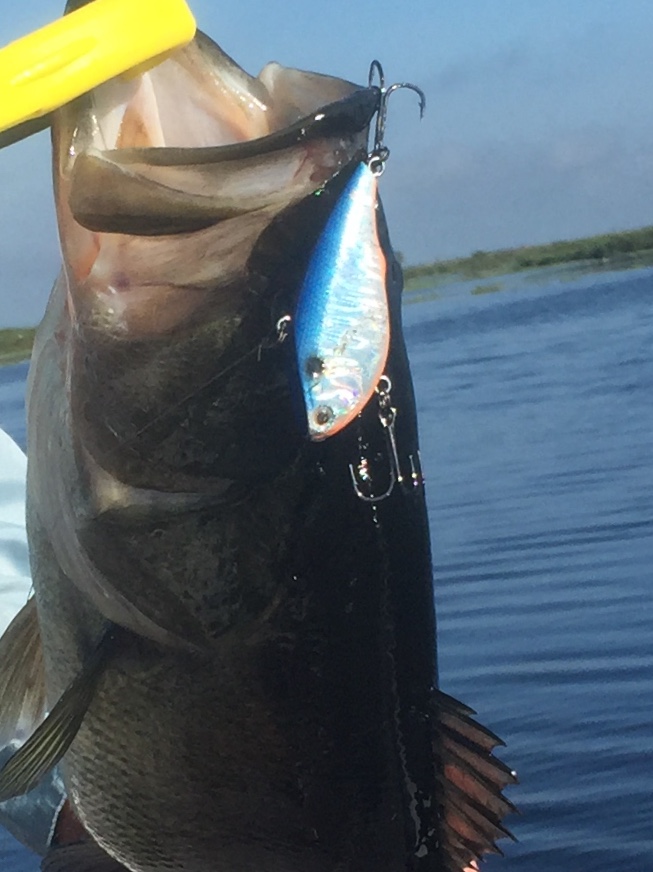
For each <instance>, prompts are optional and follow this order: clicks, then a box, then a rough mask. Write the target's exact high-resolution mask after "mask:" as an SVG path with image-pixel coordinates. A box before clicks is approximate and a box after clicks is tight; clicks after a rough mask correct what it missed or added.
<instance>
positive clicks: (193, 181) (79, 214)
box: [52, 32, 380, 338]
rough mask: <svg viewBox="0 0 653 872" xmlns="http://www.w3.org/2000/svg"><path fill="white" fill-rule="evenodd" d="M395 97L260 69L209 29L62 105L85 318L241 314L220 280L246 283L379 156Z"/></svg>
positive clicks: (113, 320) (64, 163) (58, 161)
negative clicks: (272, 233)
mask: <svg viewBox="0 0 653 872" xmlns="http://www.w3.org/2000/svg"><path fill="white" fill-rule="evenodd" d="M379 97H380V92H379V90H378V89H377V88H369V87H360V86H358V85H355V84H353V83H351V82H347V81H344V80H342V79H337V78H333V77H330V76H323V75H319V74H316V73H309V72H303V71H300V70H295V69H289V68H285V67H282V66H280V65H279V64H276V63H272V64H268V65H267V66H265V67H264V68H263V70H262V71H261V73H260V74H259V75H258V76H257V77H252V76H250V75H248V74H247V73H246V72H245V71H244V70H242V69H241V68H240V67H239V66H238V65H237V64H236V63H235V62H234V61H233V60H232V59H231V58H230V57H229V56H228V55H226V54H225V53H224V52H223V51H222V50H221V49H220V48H219V47H218V46H217V45H216V44H215V43H214V42H213V41H212V40H211V39H209V37H207V36H205V35H204V34H202V33H200V32H198V33H197V35H196V37H195V39H194V40H193V42H191V43H190V44H189V45H188V46H186V47H185V48H182V49H179V50H177V51H176V52H175V53H174V54H172V55H171V56H170V57H169V58H168V59H166V60H165V61H164V62H163V63H161V64H159V65H158V66H156V67H154V68H152V69H149V70H146V71H145V72H140V73H137V74H134V73H131V74H126V75H124V76H121V77H118V78H116V79H113V80H111V81H109V82H106V83H105V84H103V85H101V86H99V87H98V88H95V89H94V90H93V91H91V92H89V93H88V94H86V95H84V96H83V97H80V98H79V99H78V100H76V101H75V102H74V103H70V104H68V105H67V106H65V107H64V108H63V109H60V110H58V111H57V112H55V113H54V117H53V121H52V138H53V167H54V189H55V205H56V211H57V221H58V225H59V237H60V241H61V249H62V254H63V262H64V272H65V275H66V279H67V291H68V304H67V307H68V312H69V314H70V316H71V317H72V319H73V320H74V321H75V322H76V323H77V324H78V325H80V324H85V325H86V326H88V327H90V328H97V329H99V330H101V331H102V332H103V333H105V334H112V335H113V336H115V337H127V336H129V337H132V338H135V337H141V338H145V337H147V336H154V335H156V334H159V335H160V334H162V333H167V332H169V331H170V330H171V329H173V328H175V327H177V326H183V325H184V324H187V323H188V322H189V319H193V318H194V319H195V320H198V319H199V320H202V319H205V318H207V317H211V318H212V319H213V318H214V317H218V316H220V317H222V318H223V320H224V318H225V317H230V318H232V320H233V317H235V316H233V311H234V307H236V306H237V304H238V300H237V299H236V298H234V297H233V295H231V302H230V303H229V306H230V307H231V309H230V312H231V314H229V313H228V312H227V309H226V308H225V307H226V305H227V304H226V303H225V295H224V294H220V293H219V292H220V289H221V288H227V287H234V286H235V285H239V286H240V287H242V288H245V289H246V287H247V282H246V277H247V275H248V264H249V260H250V257H251V255H252V252H253V251H254V248H255V246H256V244H257V241H258V239H259V238H260V237H261V234H262V233H263V231H265V230H266V228H267V227H268V226H269V225H270V224H271V222H272V221H273V220H275V219H276V217H277V216H279V215H280V214H281V213H282V212H284V210H287V209H288V208H289V207H292V206H294V205H296V204H298V203H299V202H300V201H303V200H305V199H306V198H308V197H309V196H310V195H311V194H314V193H315V192H316V191H319V190H321V189H322V188H324V187H325V185H327V183H329V182H330V181H331V180H332V179H334V177H335V176H337V175H338V174H339V173H341V171H342V170H343V169H345V168H346V167H348V166H350V165H352V162H353V161H354V160H356V159H358V160H360V159H361V158H363V157H364V156H365V154H366V152H367V138H368V126H369V123H370V120H371V119H372V117H373V115H374V113H375V112H376V111H377V108H378V104H379ZM243 278H245V281H244V282H243ZM220 306H222V309H220ZM232 316H233V317H232Z"/></svg>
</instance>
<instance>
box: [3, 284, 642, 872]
mask: <svg viewBox="0 0 653 872" xmlns="http://www.w3.org/2000/svg"><path fill="white" fill-rule="evenodd" d="M509 287H510V288H512V290H507V291H505V292H504V293H500V294H486V295H483V296H474V295H470V294H468V293H467V294H457V295H448V296H445V297H444V298H443V299H439V300H434V301H433V302H430V303H428V302H427V303H420V304H417V305H413V306H407V307H406V309H405V321H406V336H407V339H408V342H409V346H410V349H411V353H412V360H413V367H414V376H415V383H416V389H417V396H418V410H419V415H420V420H421V432H422V457H423V462H424V466H425V470H426V473H427V477H428V499H429V508H430V512H431V526H432V534H433V540H434V560H435V565H436V584H437V603H438V617H439V634H438V636H439V647H440V670H441V677H442V684H443V687H444V689H445V690H447V691H448V692H450V693H453V694H454V695H456V696H458V697H460V698H461V699H464V700H465V701H466V702H468V703H470V704H471V705H473V706H474V707H475V708H476V709H477V710H478V711H479V713H480V716H481V719H482V720H483V722H484V723H486V724H487V725H488V726H490V727H491V728H492V729H493V730H495V731H496V732H498V733H499V734H500V735H501V736H503V737H504V738H505V740H506V742H507V743H508V748H507V749H506V750H505V752H504V754H503V756H504V759H506V760H507V761H509V762H510V763H511V765H513V766H515V768H517V770H518V771H519V775H520V779H521V786H520V787H518V788H516V789H514V790H513V791H512V793H511V798H512V799H513V800H514V801H515V802H517V803H518V804H519V806H520V807H521V810H522V815H521V817H519V818H514V819H513V820H512V821H511V822H510V825H511V827H512V829H513V830H514V832H515V833H516V835H517V836H518V837H519V840H520V841H519V844H517V845H511V844H510V843H502V844H504V847H505V851H506V854H507V857H506V859H505V860H499V859H497V860H496V861H495V860H494V859H491V860H490V861H488V863H487V865H486V867H485V868H487V869H491V870H495V872H502V870H503V872H511V870H513V872H517V870H519V872H554V870H555V872H608V870H609V872H647V870H649V869H650V868H651V867H652V865H653V860H652V859H651V855H652V854H653V833H652V831H651V825H652V823H653V790H652V788H651V781H652V780H653V727H652V722H653V646H652V645H651V637H652V634H653V584H652V583H651V579H650V566H651V558H652V557H653V451H652V449H651V442H652V437H651V433H652V431H653V409H652V405H651V390H652V388H653V270H639V271H637V272H634V271H633V272H628V273H621V274H612V275H603V276H600V277H596V276H594V277H587V276H585V277H581V278H579V279H578V280H577V281H575V282H572V283H571V284H566V285H561V284H559V283H557V282H556V281H555V279H554V278H553V277H551V278H550V280H549V284H547V285H545V286H539V287H538V286H537V285H534V284H525V285H523V286H522V285H521V284H520V282H519V280H518V279H515V280H513V281H512V282H511V283H510V284H509ZM24 377H25V368H24V367H13V368H10V369H6V370H1V369H0V425H1V426H4V427H6V428H7V429H9V430H10V431H11V432H12V433H14V434H16V435H17V437H18V438H19V439H20V440H22V439H24V428H23V421H22V405H21V403H22V400H21V391H22V386H23V381H24ZM3 850H4V852H5V853H4V854H3V853H2V852H3ZM0 859H2V860H3V863H2V868H3V869H5V868H7V869H10V870H12V872H33V870H35V869H36V868H37V863H36V862H35V860H34V859H33V858H31V857H28V856H27V855H25V854H23V853H18V852H13V849H10V848H9V847H5V846H4V844H3V843H0Z"/></svg>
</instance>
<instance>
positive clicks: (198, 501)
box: [0, 34, 514, 872]
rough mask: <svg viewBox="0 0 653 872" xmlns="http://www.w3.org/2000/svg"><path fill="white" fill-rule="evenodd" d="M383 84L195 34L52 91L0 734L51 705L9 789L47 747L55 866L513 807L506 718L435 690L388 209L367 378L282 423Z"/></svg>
mask: <svg viewBox="0 0 653 872" xmlns="http://www.w3.org/2000/svg"><path fill="white" fill-rule="evenodd" d="M378 99H379V94H378V89H375V88H360V87H358V86H356V85H353V84H351V83H348V82H344V81H341V80H337V79H332V78H329V77H325V76H319V75H316V74H311V73H303V72H299V71H295V70H288V69H284V68H282V67H279V66H278V65H275V64H272V65H268V66H267V67H265V68H264V70H263V71H262V73H261V74H260V75H259V77H258V78H256V79H254V78H251V77H250V76H248V75H247V74H245V73H244V72H243V71H242V70H241V69H240V68H239V67H237V66H236V65H235V63H234V62H233V61H232V60H231V59H230V58H228V57H227V56H226V55H225V54H224V53H223V52H222V51H221V50H220V49H219V48H218V47H217V46H216V45H215V44H214V43H212V42H211V41H210V40H209V39H208V38H207V37H205V36H203V35H201V34H198V36H197V38H196V40H195V42H194V43H192V44H191V45H190V46H189V47H187V48H186V49H184V50H182V51H179V52H177V53H176V54H175V55H174V56H173V57H172V58H170V59H169V60H167V61H165V62H164V63H163V64H161V65H160V66H159V67H157V68H155V69H154V70H151V71H149V72H147V73H143V74H142V75H140V76H137V77H132V78H128V79H121V80H115V81H112V82H110V83H107V84H106V85H103V86H101V87H100V88H97V89H96V90H95V91H94V92H92V93H90V94H89V95H86V96H85V97H83V98H80V100H78V101H76V102H75V103H74V104H71V105H70V106H68V107H66V108H65V109H62V110H60V111H58V112H57V113H56V114H55V117H54V119H53V150H54V177H55V197H56V206H57V215H58V223H59V231H60V238H61V246H62V252H63V261H64V266H63V271H62V274H61V276H60V278H59V280H58V281H57V284H56V286H55V288H54V290H53V293H52V296H51V299H50V302H49V305H48V309H47V313H46V316H45V319H44V321H43V323H42V325H41V327H40V329H39V332H38V336H37V340H36V345H35V349H34V355H33V359H32V366H31V371H30V378H29V400H28V457H29V462H28V508H27V517H28V532H29V543H30V552H31V564H32V572H33V578H34V588H35V597H34V598H33V599H32V600H30V601H29V602H28V604H27V605H26V607H25V608H24V609H23V611H22V612H21V613H20V615H19V616H18V617H17V618H16V620H15V621H14V623H13V624H12V626H11V627H10V628H9V630H8V631H7V634H6V635H5V637H3V640H2V642H1V643H0V647H1V650H0V691H1V692H2V696H1V697H0V698H1V699H2V710H1V711H0V719H1V722H2V726H3V729H4V733H5V735H6V737H11V735H12V733H13V731H14V730H15V729H16V728H17V726H18V725H21V726H22V727H23V728H24V729H28V730H29V729H34V728H36V727H37V725H38V724H39V723H40V722H41V720H42V718H43V713H44V711H45V710H49V712H50V713H49V715H48V716H47V718H45V720H43V722H42V723H41V724H40V726H38V728H37V729H36V732H35V733H34V735H33V736H32V738H31V739H29V740H28V742H27V743H26V744H25V745H24V746H23V747H22V749H21V750H20V751H18V752H17V754H16V755H15V756H14V757H13V758H12V760H11V761H10V762H9V763H8V764H7V766H5V768H4V769H3V770H2V772H1V773H0V796H1V797H3V798H6V797H8V796H12V795H17V794H19V793H21V792H23V791H25V790H29V789H30V788H32V787H33V786H34V785H35V784H37V783H38V782H39V781H40V780H41V779H42V778H43V777H44V776H45V775H46V773H47V772H48V771H50V770H51V769H52V767H53V766H55V765H56V764H57V763H59V761H61V763H60V765H61V771H62V774H63V778H64V783H65V787H66V791H67V796H68V800H67V802H66V804H65V805H64V807H63V809H62V811H61V812H60V815H59V820H58V821H57V828H56V830H55V832H54V837H53V843H52V847H51V849H50V851H49V853H48V854H47V856H46V857H45V859H44V865H43V868H44V869H45V870H48V872H97V870H106V872H109V870H111V872H118V870H123V869H128V870H132V872H163V870H175V872H177V870H178V872H223V870H224V872H246V870H252V872H253V870H256V872H336V870H338V872H397V870H417V872H437V870H451V872H461V870H463V869H466V868H468V867H469V866H470V864H471V863H473V862H474V861H475V858H478V857H480V856H482V855H483V854H484V853H486V852H488V851H491V850H496V849H495V847H494V841H495V839H497V838H499V837H501V836H503V835H505V834H506V831H505V830H504V828H503V826H502V824H501V819H502V817H503V816H504V814H505V813H507V812H508V811H510V810H511V808H512V806H511V804H510V803H509V801H508V800H506V799H505V798H504V797H503V796H502V794H501V790H502V788H503V787H504V786H505V785H506V784H508V783H510V782H512V781H513V780H514V776H513V774H512V773H511V772H510V770H509V769H508V768H507V767H506V766H505V765H504V764H502V763H501V762H500V761H499V760H497V759H496V758H495V757H494V756H493V755H492V749H493V748H494V747H495V745H496V744H498V742H499V740H498V739H497V738H496V737H495V736H494V735H493V734H492V733H490V732H489V731H488V730H485V729H484V728H483V727H481V726H480V725H478V724H477V723H476V722H475V721H474V720H473V719H472V717H471V715H472V714H473V712H472V711H471V710H470V709H468V708H467V707H465V706H463V705H462V704H461V703H458V702H457V701H455V700H453V699H451V698H450V697H448V696H446V695H445V694H443V693H442V692H440V691H438V690H437V689H436V678H437V674H436V672H437V671H436V655H435V616H434V607H433V590H432V571H431V552H430V544H429V532H428V519H427V514H426V508H425V500H424V488H423V481H422V477H421V471H420V466H419V451H418V435H417V424H416V415H415V403H414V398H413V392H412V385H411V380H410V373H409V368H408V361H407V357H406V350H405V347H404V342H403V338H402V332H401V312H400V295H401V289H402V277H401V270H400V267H399V265H398V263H397V261H396V259H395V258H394V256H393V254H392V248H391V245H390V241H389V238H388V232H387V227H386V224H385V220H384V217H383V213H382V211H381V209H380V208H379V210H378V215H377V230H378V240H379V245H380V246H381V247H382V249H383V253H384V257H385V261H386V262H387V277H386V285H387V292H388V299H389V305H390V314H391V325H390V348H389V355H388V362H387V367H386V370H385V375H384V382H383V386H382V389H380V390H379V391H378V392H377V394H376V395H375V396H374V397H373V398H372V400H371V401H370V402H369V403H368V404H367V406H366V407H365V408H364V410H363V411H362V413H361V414H360V415H359V416H358V417H357V418H356V419H355V420H354V421H352V422H351V423H350V424H349V425H348V426H347V427H346V428H344V429H343V430H341V431H340V432H339V433H337V434H336V435H334V436H332V437H331V438H329V439H328V440H325V441H317V442H316V441H310V440H308V439H306V438H305V436H304V432H303V429H302V427H301V426H300V425H298V415H297V409H296V394H297V385H296V384H295V378H294V375H293V350H292V347H291V346H292V343H290V342H284V341H283V340H284V338H285V329H286V327H284V329H281V328H280V327H279V325H280V324H284V325H286V326H287V324H288V319H287V317H286V316H287V315H288V313H292V312H293V311H294V308H295V306H296V302H297V297H298V294H299V290H300V287H301V285H302V280H303V276H304V274H305V272H306V268H307V263H308V261H309V257H310V253H311V250H312V247H313V246H314V245H315V241H316V239H317V238H318V236H319V234H320V231H321V230H322V228H323V227H324V226H325V223H326V221H327V220H328V217H329V215H330V214H331V212H332V210H333V208H334V204H335V203H336V202H337V200H338V196H339V194H340V192H341V191H342V190H343V188H344V186H345V185H346V184H347V181H348V179H349V178H351V176H352V173H353V172H354V171H355V168H356V166H358V165H359V163H360V160H361V158H362V157H363V156H364V155H365V154H366V149H367V145H366V143H367V135H368V125H369V123H370V120H371V119H372V118H373V116H374V113H375V112H376V111H377V109H378ZM291 329H292V322H291ZM389 409H391V410H392V413H393V414H392V421H391V427H392V433H391V435H392V445H390V444H389V440H388V421H389V419H388V418H387V416H386V415H387V412H388V410H389ZM391 449H392V450H391ZM17 664H20V665H17Z"/></svg>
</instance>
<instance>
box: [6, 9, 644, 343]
mask: <svg viewBox="0 0 653 872" xmlns="http://www.w3.org/2000/svg"><path fill="white" fill-rule="evenodd" d="M134 2H137V0H134ZM189 5H190V6H191V8H192V10H193V12H194V14H195V17H196V19H197V21H198V24H199V26H200V27H201V28H202V29H203V30H204V31H206V32H207V33H208V34H209V35H210V36H211V37H213V39H215V40H216V41H217V42H218V43H219V44H220V45H221V46H222V47H223V48H224V49H225V50H226V51H227V52H228V53H229V54H230V55H231V56H232V57H234V58H235V59H236V60H237V61H238V62H239V63H240V64H241V65H242V66H243V67H244V68H245V69H247V70H248V71H249V72H251V73H257V72H258V70H259V69H260V68H261V67H262V66H263V65H264V64H265V63H266V62H267V61H270V60H277V61H279V62H280V63H282V64H284V65H286V66H296V67H300V68H304V69H312V70H316V71H318V72H323V73H329V74H332V75H336V76H341V77H343V78H347V79H351V80H353V81H359V82H364V81H365V80H366V77H367V70H368V67H369V63H370V61H371V60H372V59H373V58H378V59H379V60H380V61H381V62H382V63H383V66H384V68H385V71H386V77H387V79H388V80H389V81H411V82H415V83H416V84H418V85H420V86H421V87H422V88H423V89H424V91H425V92H426V96H427V111H426V114H425V116H424V119H423V120H422V121H421V122H420V121H419V113H418V111H417V106H416V101H415V98H414V95H412V94H410V93H409V92H405V93H403V94H402V93H398V94H395V95H394V96H393V98H392V100H391V102H390V110H389V118H388V126H387V136H386V139H387V144H388V145H389V146H390V149H391V152H392V154H391V157H390V160H389V162H388V165H387V169H386V172H385V174H384V176H383V179H382V180H381V193H382V196H383V199H384V202H385V206H386V211H387V213H388V218H389V223H390V229H391V236H392V239H393V242H394V246H395V248H396V249H397V250H400V251H401V252H402V254H403V255H404V258H405V261H406V262H408V263H420V262H426V261H431V260H434V259H440V258H447V257H453V256H458V255H465V254H469V253H471V252H473V251H476V250H479V249H485V250H488V249H495V248H501V247H512V246H518V245H524V244H529V243H537V242H547V241H551V240H554V239H563V238H570V237H577V236H583V235H589V234H592V233H598V232H605V231H612V230H621V229H627V228H632V227H639V226H642V225H645V224H653V112H652V111H651V104H652V99H653V98H652V96H651V95H653V63H651V34H653V3H651V0H405V2H403V3H401V4H399V3H396V2H387V0H377V2H372V0H330V2H329V3H320V4H317V3H309V2H305V0H304V2H301V0H221V2H218V0H189ZM6 8H11V13H10V14H7V12H6V11H5V12H3V15H2V17H1V18H0V45H4V44H6V43H8V42H10V41H11V40H13V39H16V38H18V37H19V36H21V35H23V34H25V33H27V32H28V31H30V30H33V29H35V28H36V27H38V26H41V25H43V24H46V23H48V22H49V21H51V20H53V19H54V18H55V17H56V16H57V15H59V14H60V12H61V6H60V4H59V3H56V2H54V0H23V2H22V3H21V4H11V6H10V7H9V6H7V7H6ZM0 99H1V97H0ZM49 162H50V157H49V140H48V137H47V135H46V134H40V135H38V136H35V137H32V138H31V139H30V140H26V141H24V142H22V143H19V144H17V145H14V146H11V147H9V148H7V149H4V150H2V151H0V228H1V230H2V232H1V233H0V326H20V325H26V324H34V323H36V322H37V321H38V320H39V319H40V317H41V315H42V312H43V309H44V306H45V302H46V299H47V294H48V291H49V288H50V286H51V284H52V281H53V278H54V276H55V275H56V272H57V269H58V262H59V249H58V241H57V236H56V228H55V224H54V217H53V207H52V202H51V182H50V163H49Z"/></svg>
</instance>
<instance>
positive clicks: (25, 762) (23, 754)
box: [0, 631, 114, 802]
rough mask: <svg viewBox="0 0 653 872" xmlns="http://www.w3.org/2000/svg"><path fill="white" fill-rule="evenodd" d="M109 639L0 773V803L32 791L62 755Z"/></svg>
mask: <svg viewBox="0 0 653 872" xmlns="http://www.w3.org/2000/svg"><path fill="white" fill-rule="evenodd" d="M113 639H114V636H113V633H112V632H111V631H108V632H107V633H105V635H104V636H103V638H102V640H101V642H100V644H99V645H98V647H97V649H96V650H95V653H94V654H93V656H92V657H91V658H90V660H89V662H88V664H87V666H86V667H85V669H84V670H83V671H82V672H81V673H80V674H79V675H78V676H77V678H75V679H74V681H73V682H72V683H71V684H70V686H69V687H68V688H67V689H66V690H65V691H64V693H63V694H62V696H61V698H60V699H59V701H58V702H57V703H56V705H55V706H54V708H53V709H52V711H51V712H50V714H49V715H48V716H47V718H46V719H45V720H44V721H43V723H42V724H41V725H40V726H39V727H38V728H37V729H36V731H35V732H34V733H32V735H31V736H30V738H29V739H28V740H27V741H26V742H25V744H24V745H22V746H21V747H20V748H19V749H18V751H16V753H15V754H14V755H13V757H11V759H10V760H9V762H8V763H7V764H6V765H5V766H4V768H3V769H2V771H0V802H4V801H5V800H7V799H10V798H11V797H12V796H20V795H21V794H23V793H27V792H28V791H30V790H32V788H34V787H36V785H37V784H38V783H39V781H40V780H41V779H42V778H43V776H44V775H45V774H46V773H47V772H49V771H50V770H51V769H52V768H53V767H54V766H56V765H57V763H58V762H59V760H61V758H62V757H63V755H64V754H65V753H66V751H67V750H68V748H69V747H70V744H71V742H72V741H73V739H74V738H75V736H76V735H77V731H78V730H79V728H80V726H81V723H82V721H83V719H84V715H85V714H86V711H87V709H88V707H89V705H90V703H91V700H92V699H93V696H94V694H95V689H96V687H97V683H98V680H99V678H100V676H101V675H102V673H103V671H104V668H105V666H106V663H107V660H108V657H109V654H110V650H111V648H112V642H113Z"/></svg>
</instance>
